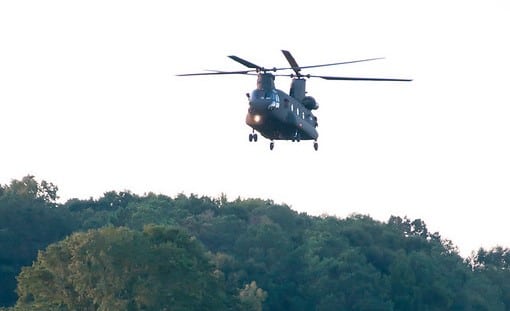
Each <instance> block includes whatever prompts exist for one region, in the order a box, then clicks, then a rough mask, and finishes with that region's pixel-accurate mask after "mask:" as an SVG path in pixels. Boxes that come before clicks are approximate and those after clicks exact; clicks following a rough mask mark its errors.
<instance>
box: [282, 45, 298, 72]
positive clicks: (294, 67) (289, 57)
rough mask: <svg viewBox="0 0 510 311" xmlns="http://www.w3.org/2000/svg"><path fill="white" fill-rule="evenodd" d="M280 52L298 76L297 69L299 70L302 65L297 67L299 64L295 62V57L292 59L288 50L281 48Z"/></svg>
mask: <svg viewBox="0 0 510 311" xmlns="http://www.w3.org/2000/svg"><path fill="white" fill-rule="evenodd" d="M282 53H283V55H284V56H285V58H286V59H287V61H288V62H289V64H290V66H291V68H292V70H294V72H295V73H296V74H297V75H298V76H299V71H300V70H301V68H302V67H299V65H298V64H297V62H296V59H294V57H293V56H292V54H290V52H289V51H286V50H282Z"/></svg>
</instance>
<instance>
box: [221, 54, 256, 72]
mask: <svg viewBox="0 0 510 311" xmlns="http://www.w3.org/2000/svg"><path fill="white" fill-rule="evenodd" d="M229 58H231V59H233V60H235V61H236V62H238V63H240V64H243V65H245V66H246V67H248V68H253V69H262V67H260V66H257V65H255V64H254V63H252V62H249V61H247V60H245V59H242V58H241V57H238V56H235V55H230V56H229Z"/></svg>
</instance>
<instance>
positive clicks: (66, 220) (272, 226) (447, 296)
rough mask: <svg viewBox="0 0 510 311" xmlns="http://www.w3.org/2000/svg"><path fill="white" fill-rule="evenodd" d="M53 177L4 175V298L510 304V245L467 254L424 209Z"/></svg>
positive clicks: (34, 302) (184, 303) (149, 303)
mask: <svg viewBox="0 0 510 311" xmlns="http://www.w3.org/2000/svg"><path fill="white" fill-rule="evenodd" d="M57 190H58V189H57V187H56V186H54V185H53V184H51V183H48V182H45V181H43V182H38V181H37V180H36V179H35V178H34V177H33V176H27V177H24V178H23V179H22V180H13V181H12V182H11V184H9V185H1V186H0V249H1V251H0V305H4V306H9V305H13V304H14V303H15V302H16V299H17V298H18V296H17V295H16V293H15V289H16V286H17V289H18V294H19V299H18V302H17V304H16V305H15V307H14V309H17V310H52V309H54V310H77V309H78V310H102V309H103V310H120V309H121V310H165V308H167V309H168V308H169V309H170V310H193V309H197V310H215V309H217V310H298V311H299V310H303V311H304V310H510V285H509V284H510V282H509V280H510V269H509V263H510V255H509V254H510V250H509V249H508V248H504V247H496V248H492V249H483V248H482V249H480V250H478V251H477V252H474V253H473V255H472V256H471V257H469V258H466V259H464V258H462V257H460V256H459V254H458V250H457V248H456V247H455V244H454V243H453V242H452V241H450V240H448V239H445V238H443V237H441V235H440V234H439V233H438V232H433V233H432V232H430V231H429V230H428V228H427V226H426V224H425V222H424V221H423V220H421V219H414V220H412V219H409V218H407V217H400V216H391V217H390V219H389V220H388V221H387V222H381V221H377V220H374V219H372V218H370V217H369V216H365V215H359V214H353V215H351V216H349V217H347V218H337V217H329V216H322V217H313V216H309V215H306V214H300V213H297V212H295V211H293V210H292V209H291V208H289V207H288V206H286V205H280V204H275V203H274V202H273V201H271V200H261V199H246V200H241V199H237V200H234V201H228V200H227V199H226V198H225V197H224V196H222V197H220V198H209V197H200V196H197V195H190V196H186V195H183V194H180V195H177V196H176V197H168V196H165V195H160V194H154V193H148V194H145V195H143V196H139V195H136V194H133V193H131V192H129V191H122V192H116V191H111V192H106V193H105V194H104V195H103V196H102V197H100V198H97V199H94V198H90V199H86V200H81V199H71V200H68V201H67V202H65V203H63V204H59V203H57V201H56V200H57V198H58V196H57ZM329 203H334V202H329ZM37 251H39V254H38V255H37ZM23 266H24V268H23V270H22V267H23ZM20 271H22V272H21V273H20ZM18 274H19V275H18ZM16 275H18V280H16ZM169 306H171V307H169Z"/></svg>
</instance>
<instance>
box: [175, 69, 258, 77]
mask: <svg viewBox="0 0 510 311" xmlns="http://www.w3.org/2000/svg"><path fill="white" fill-rule="evenodd" d="M249 72H251V70H242V71H213V72H199V73H183V74H179V75H176V76H178V77H188V76H213V75H244V74H248V73H249Z"/></svg>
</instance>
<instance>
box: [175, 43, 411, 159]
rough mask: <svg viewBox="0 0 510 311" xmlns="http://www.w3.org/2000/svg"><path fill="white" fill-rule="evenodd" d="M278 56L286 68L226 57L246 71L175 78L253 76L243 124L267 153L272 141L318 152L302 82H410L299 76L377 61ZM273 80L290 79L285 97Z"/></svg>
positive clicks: (311, 107) (309, 101)
mask: <svg viewBox="0 0 510 311" xmlns="http://www.w3.org/2000/svg"><path fill="white" fill-rule="evenodd" d="M282 53H283V55H284V56H285V58H286V59H287V61H288V62H289V64H290V67H281V68H276V67H273V68H265V67H261V66H258V65H255V64H254V63H252V62H249V61H247V60H245V59H242V58H241V57H238V56H235V55H230V56H228V57H229V58H231V59H232V60H234V61H236V62H238V63H240V64H242V65H244V66H246V67H247V68H249V69H248V70H239V71H220V70H209V72H202V73H187V74H178V75H177V76H205V75H256V76H257V88H256V89H255V90H253V91H252V93H251V95H250V94H248V93H247V94H246V96H247V97H248V104H249V108H248V114H247V115H246V124H247V125H248V126H249V127H251V128H252V133H250V134H249V136H248V139H249V141H250V142H251V141H253V142H256V141H257V139H258V135H257V133H256V132H255V131H257V132H259V133H260V134H261V135H262V136H264V137H265V138H267V139H269V140H270V141H271V142H270V143H269V149H270V150H273V148H274V141H275V140H292V141H296V142H299V141H301V140H313V147H314V149H315V150H317V149H318V148H319V144H318V142H317V138H318V137H319V133H318V132H317V126H318V121H317V117H316V116H315V115H314V114H313V113H312V110H316V109H318V108H319V105H318V104H317V101H316V100H315V99H314V98H313V97H311V96H308V95H306V94H307V92H306V79H308V78H321V79H325V80H351V81H412V79H389V78H357V77H335V76H322V75H321V76H319V75H311V74H303V73H301V70H302V69H309V68H317V67H326V66H336V65H343V64H351V63H359V62H366V61H372V60H377V59H381V58H369V59H360V60H354V61H347V62H338V63H330V64H320V65H311V66H299V65H298V64H297V62H296V60H295V59H294V57H293V56H292V54H290V52H289V51H286V50H282ZM284 70H293V71H294V73H290V74H275V73H276V72H278V71H284ZM273 72H274V73H273ZM276 76H284V77H290V78H291V79H292V83H291V85H290V92H289V94H287V93H285V92H283V91H281V90H278V89H276V87H275V84H274V80H275V77H276Z"/></svg>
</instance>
